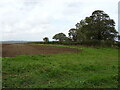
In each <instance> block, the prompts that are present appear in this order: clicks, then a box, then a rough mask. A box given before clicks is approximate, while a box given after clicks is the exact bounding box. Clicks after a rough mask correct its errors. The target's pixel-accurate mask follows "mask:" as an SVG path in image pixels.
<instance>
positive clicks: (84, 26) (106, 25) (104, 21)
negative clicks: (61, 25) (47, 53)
mask: <svg viewBox="0 0 120 90" xmlns="http://www.w3.org/2000/svg"><path fill="white" fill-rule="evenodd" d="M118 37H120V35H119V33H118V32H117V31H116V29H115V22H114V20H113V19H111V18H110V17H109V15H108V14H106V13H105V12H104V11H102V10H95V11H94V12H93V13H92V15H91V16H89V17H86V18H85V19H83V20H81V21H80V22H78V23H76V24H75V28H71V29H70V30H69V32H68V37H67V36H66V35H65V34H64V33H58V34H55V35H54V36H53V39H55V40H58V41H73V42H83V41H93V40H98V41H112V42H114V41H115V39H116V38H118ZM43 40H44V41H45V42H48V41H49V39H48V37H45V38H44V39H43Z"/></svg>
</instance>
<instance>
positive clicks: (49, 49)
mask: <svg viewBox="0 0 120 90" xmlns="http://www.w3.org/2000/svg"><path fill="white" fill-rule="evenodd" d="M0 46H1V45H0ZM68 52H74V53H77V52H79V50H77V49H71V48H63V47H53V46H43V45H29V44H2V57H15V56H18V55H33V54H58V53H68Z"/></svg>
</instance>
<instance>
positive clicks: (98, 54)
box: [2, 46, 118, 88]
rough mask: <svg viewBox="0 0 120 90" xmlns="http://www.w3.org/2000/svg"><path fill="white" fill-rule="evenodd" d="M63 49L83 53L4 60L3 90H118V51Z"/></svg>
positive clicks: (79, 47) (88, 48)
mask: <svg viewBox="0 0 120 90" xmlns="http://www.w3.org/2000/svg"><path fill="white" fill-rule="evenodd" d="M62 47H67V48H78V49H82V51H81V52H79V53H66V54H56V55H29V56H17V57H15V58H3V60H2V63H3V64H2V65H3V88H117V85H118V81H117V78H118V50H117V49H113V48H91V47H82V46H62Z"/></svg>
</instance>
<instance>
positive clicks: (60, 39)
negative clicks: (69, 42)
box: [53, 33, 66, 41]
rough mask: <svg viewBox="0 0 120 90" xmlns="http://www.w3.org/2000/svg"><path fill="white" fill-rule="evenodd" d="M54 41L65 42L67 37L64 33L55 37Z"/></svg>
mask: <svg viewBox="0 0 120 90" xmlns="http://www.w3.org/2000/svg"><path fill="white" fill-rule="evenodd" d="M53 39H55V40H59V41H65V40H66V35H65V34H64V33H58V34H56V35H55V36H53Z"/></svg>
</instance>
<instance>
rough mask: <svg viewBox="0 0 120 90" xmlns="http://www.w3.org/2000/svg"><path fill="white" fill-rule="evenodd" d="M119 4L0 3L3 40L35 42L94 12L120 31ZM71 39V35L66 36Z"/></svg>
mask: <svg viewBox="0 0 120 90" xmlns="http://www.w3.org/2000/svg"><path fill="white" fill-rule="evenodd" d="M118 2H119V0H0V37H1V36H2V38H0V40H27V41H29V40H31V41H33V40H35V41H41V40H43V37H49V39H50V40H52V37H53V35H55V34H56V33H60V32H63V33H65V34H66V35H67V33H68V31H69V29H70V28H74V27H75V24H76V23H77V22H79V21H80V20H81V19H85V17H87V16H90V15H91V14H92V12H93V11H95V10H103V11H104V12H105V13H107V14H108V15H109V16H110V18H111V19H114V20H115V23H116V30H118ZM67 36H68V35H67Z"/></svg>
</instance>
